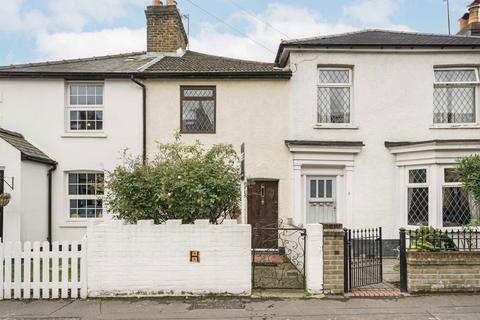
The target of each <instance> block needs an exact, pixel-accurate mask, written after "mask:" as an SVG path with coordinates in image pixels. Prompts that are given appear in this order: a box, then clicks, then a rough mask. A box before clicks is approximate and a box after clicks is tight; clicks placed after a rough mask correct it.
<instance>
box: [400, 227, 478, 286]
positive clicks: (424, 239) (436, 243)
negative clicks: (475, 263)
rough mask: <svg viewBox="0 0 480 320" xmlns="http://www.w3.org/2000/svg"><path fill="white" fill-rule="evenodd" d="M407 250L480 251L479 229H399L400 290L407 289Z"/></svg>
mask: <svg viewBox="0 0 480 320" xmlns="http://www.w3.org/2000/svg"><path fill="white" fill-rule="evenodd" d="M407 251H416V252H451V251H457V252H480V230H478V229H472V228H468V229H467V228H464V229H457V230H440V229H434V228H432V227H420V228H418V229H416V230H405V229H403V228H402V229H400V257H399V258H400V290H401V291H402V292H407V291H408V278H407V277H408V273H407Z"/></svg>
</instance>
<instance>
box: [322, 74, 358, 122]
mask: <svg viewBox="0 0 480 320" xmlns="http://www.w3.org/2000/svg"><path fill="white" fill-rule="evenodd" d="M318 74H319V83H318V94H317V104H318V119H317V121H318V123H350V106H351V96H352V92H351V91H352V70H351V69H348V68H320V69H319V73H318Z"/></svg>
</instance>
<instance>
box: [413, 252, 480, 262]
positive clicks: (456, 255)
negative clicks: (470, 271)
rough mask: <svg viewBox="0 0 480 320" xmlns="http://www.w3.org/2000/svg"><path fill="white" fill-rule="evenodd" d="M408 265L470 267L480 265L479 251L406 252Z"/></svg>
mask: <svg viewBox="0 0 480 320" xmlns="http://www.w3.org/2000/svg"><path fill="white" fill-rule="evenodd" d="M407 263H408V264H409V265H472V264H475V265H476V264H480V251H441V252H415V251H414V252H412V251H407Z"/></svg>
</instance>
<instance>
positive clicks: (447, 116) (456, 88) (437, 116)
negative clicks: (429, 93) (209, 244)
mask: <svg viewBox="0 0 480 320" xmlns="http://www.w3.org/2000/svg"><path fill="white" fill-rule="evenodd" d="M478 85H479V79H478V70H477V69H473V68H472V69H468V68H465V69H437V70H435V88H434V96H433V103H434V115H433V122H434V123H440V124H441V123H447V124H448V123H465V124H467V123H476V121H477V119H476V118H477V114H476V113H477V94H478Z"/></svg>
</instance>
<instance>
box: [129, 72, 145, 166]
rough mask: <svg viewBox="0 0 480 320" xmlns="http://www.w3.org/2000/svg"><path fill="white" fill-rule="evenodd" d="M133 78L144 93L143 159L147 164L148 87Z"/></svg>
mask: <svg viewBox="0 0 480 320" xmlns="http://www.w3.org/2000/svg"><path fill="white" fill-rule="evenodd" d="M131 80H132V81H133V82H135V83H136V84H137V85H139V86H140V87H142V94H143V101H142V102H143V107H142V118H143V119H142V121H143V124H142V125H143V142H142V148H143V149H142V160H143V163H144V164H145V163H146V162H147V87H146V86H145V84H143V83H141V82H140V81H138V80H137V79H135V77H134V76H132V78H131Z"/></svg>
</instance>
